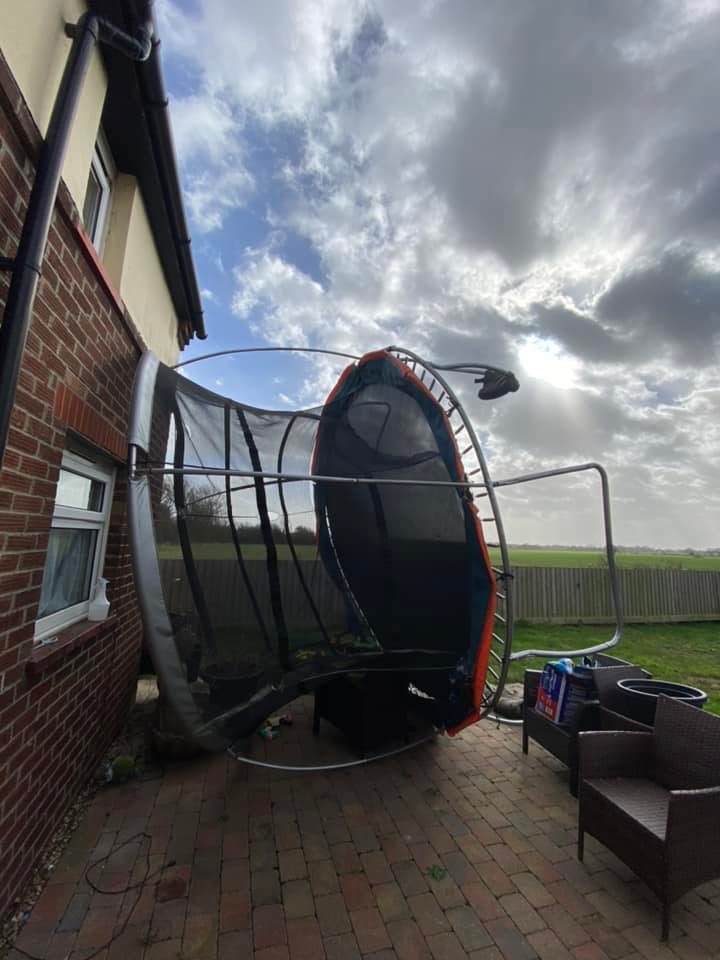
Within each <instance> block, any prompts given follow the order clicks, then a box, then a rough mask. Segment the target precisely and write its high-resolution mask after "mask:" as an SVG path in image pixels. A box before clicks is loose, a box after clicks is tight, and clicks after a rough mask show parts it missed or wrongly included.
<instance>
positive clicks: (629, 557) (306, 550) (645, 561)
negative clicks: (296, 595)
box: [159, 543, 720, 571]
mask: <svg viewBox="0 0 720 960" xmlns="http://www.w3.org/2000/svg"><path fill="white" fill-rule="evenodd" d="M242 549H243V556H244V557H247V558H248V560H260V559H262V558H264V556H265V548H264V547H263V546H262V545H261V544H258V543H248V544H243V548H242ZM296 550H297V553H298V556H299V557H300V559H301V560H314V559H315V556H316V553H317V550H316V548H315V546H314V544H300V545H298V546H297V547H296ZM193 552H194V556H195V559H196V560H231V559H234V558H235V550H234V548H233V546H232V544H231V543H198V544H196V545H195V548H194V551H193ZM159 554H160V559H161V560H173V559H180V556H181V554H180V548H179V547H178V546H176V545H174V544H160V547H159ZM278 556H279V557H280V559H281V560H289V559H290V550H289V549H288V547H286V546H283V545H280V546H278ZM490 556H491V559H492V562H493V563H498V562H499V560H500V552H499V551H498V550H491V551H490ZM510 560H511V562H512V564H513V566H516V567H575V568H577V567H602V566H605V565H606V563H605V557H604V554H602V553H600V552H596V551H592V550H517V549H511V550H510ZM617 563H618V566H620V567H660V568H662V569H666V570H667V569H677V570H718V571H720V557H689V556H685V555H684V554H656V553H619V554H617Z"/></svg>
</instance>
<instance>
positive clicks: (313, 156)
mask: <svg viewBox="0 0 720 960" xmlns="http://www.w3.org/2000/svg"><path fill="white" fill-rule="evenodd" d="M160 27H161V37H162V40H163V46H162V51H163V57H164V64H165V73H166V80H167V85H168V88H169V92H170V95H171V99H172V117H173V122H174V129H175V136H176V141H177V147H178V153H179V157H180V163H181V170H182V177H183V181H184V187H185V191H186V201H187V207H188V212H189V216H190V220H191V227H192V233H193V237H194V246H193V249H194V252H195V258H196V263H197V268H198V273H199V277H200V285H201V287H202V288H203V295H204V303H205V309H206V316H207V326H208V330H209V332H210V337H209V339H208V340H207V341H205V342H200V343H195V344H193V346H192V347H191V348H190V349H189V350H188V351H187V352H186V354H185V356H187V357H190V356H193V355H196V354H199V353H203V352H207V351H209V350H221V349H227V348H231V347H242V346H261V345H273V346H313V347H316V346H321V347H328V348H333V349H340V350H348V351H350V352H364V351H366V350H369V349H374V348H378V347H381V346H385V345H387V344H390V343H399V344H402V345H405V346H408V347H410V348H412V349H415V350H416V351H417V352H419V353H421V354H423V355H424V356H427V357H428V358H432V359H435V360H436V361H444V362H449V361H460V360H469V359H472V360H478V361H485V362H488V363H492V364H497V365H500V366H506V367H508V368H510V369H512V370H514V371H515V373H516V374H517V376H518V378H519V380H520V383H521V387H520V391H519V392H518V393H516V394H514V395H512V396H509V397H505V398H503V399H501V400H498V401H494V402H490V403H488V402H484V403H481V402H480V401H478V400H477V399H475V398H474V396H473V393H472V382H471V381H468V383H465V384H463V383H460V384H457V386H459V388H460V390H461V395H462V397H463V399H464V401H465V402H466V404H467V406H468V409H469V410H470V411H471V413H472V416H473V418H474V421H475V423H476V426H477V428H478V430H479V433H480V435H481V437H482V440H483V443H484V445H485V449H486V454H487V457H488V459H489V462H490V466H491V469H492V471H493V474H494V475H495V476H497V477H498V478H499V477H504V476H512V475H515V474H519V473H525V472H529V471H533V470H539V469H545V468H548V467H550V466H560V465H565V464H568V463H574V462H582V461H585V460H590V459H593V460H599V461H601V462H602V463H604V464H605V465H606V467H607V469H608V471H609V473H610V477H611V482H612V491H613V500H614V522H615V530H616V539H617V541H618V542H619V543H622V544H627V545H630V544H647V545H650V546H667V547H685V546H691V547H699V548H705V547H710V546H717V545H720V493H719V492H718V491H719V490H720V379H719V378H718V344H719V341H720V111H719V110H718V108H717V96H718V90H720V58H719V57H718V56H717V51H718V49H719V47H720V2H719V0H690V2H685V3H683V2H681V0H669V2H667V3H662V2H660V0H653V2H643V0H633V2H628V0H513V2H512V3H508V2H507V0H483V2H482V3H480V2H477V0H465V2H463V0H446V2H443V0H392V2H391V0H388V2H381V0H378V2H354V0H323V2H319V0H318V2H315V0H272V2H255V0H253V2H248V3H236V2H234V0H182V2H181V0H164V2H163V3H162V4H161V6H160ZM339 369H340V367H339V366H338V364H336V363H334V362H327V361H318V360H317V359H315V360H311V359H308V358H299V357H296V356H289V357H283V358H282V359H278V356H277V355H274V356H273V355H270V356H268V357H265V358H263V359H258V358H257V357H255V358H253V359H247V358H234V359H232V360H224V361H213V362H211V363H207V364H198V365H197V366H196V367H189V368H188V371H187V372H188V374H190V373H191V372H192V375H193V376H194V377H196V378H197V379H200V380H202V381H203V382H204V383H206V384H207V385H208V386H211V387H213V388H215V389H217V390H218V391H219V392H222V393H227V394H229V395H232V396H235V397H238V398H241V399H245V400H247V401H248V402H250V403H254V404H258V405H263V406H268V407H278V408H286V407H291V406H305V405H309V404H313V403H317V402H320V401H322V399H323V398H324V396H325V394H326V393H327V390H328V388H329V387H330V386H331V384H332V383H333V382H334V379H335V377H336V376H337V374H338V372H339ZM502 502H503V505H504V507H505V521H506V526H507V532H508V535H509V538H510V539H511V540H512V541H513V542H536V543H573V544H590V543H599V542H600V539H601V523H600V516H599V512H598V491H597V486H596V483H595V481H594V480H593V479H592V477H591V475H583V477H582V478H581V479H578V480H577V481H576V482H575V481H573V482H568V481H567V480H553V481H543V482H542V483H538V484H534V485H532V486H527V487H524V488H519V489H518V488H515V489H514V490H513V491H512V492H511V493H509V494H507V495H506V496H504V498H503V501H502Z"/></svg>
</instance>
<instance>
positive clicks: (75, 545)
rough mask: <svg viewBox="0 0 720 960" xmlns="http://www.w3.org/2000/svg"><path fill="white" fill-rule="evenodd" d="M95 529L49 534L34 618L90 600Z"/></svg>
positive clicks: (54, 530)
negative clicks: (38, 605) (37, 606)
mask: <svg viewBox="0 0 720 960" xmlns="http://www.w3.org/2000/svg"><path fill="white" fill-rule="evenodd" d="M97 536H98V531H97V530H71V529H64V528H58V527H55V528H53V529H52V530H51V531H50V543H49V545H48V552H47V558H46V560H45V573H44V575H43V582H42V591H41V593H40V609H39V610H38V619H39V618H40V617H47V616H48V615H49V614H51V613H57V611H58V610H64V609H65V608H66V607H72V606H74V604H76V603H82V602H83V601H84V600H89V599H90V578H91V576H92V568H93V560H94V558H95V545H96V543H97Z"/></svg>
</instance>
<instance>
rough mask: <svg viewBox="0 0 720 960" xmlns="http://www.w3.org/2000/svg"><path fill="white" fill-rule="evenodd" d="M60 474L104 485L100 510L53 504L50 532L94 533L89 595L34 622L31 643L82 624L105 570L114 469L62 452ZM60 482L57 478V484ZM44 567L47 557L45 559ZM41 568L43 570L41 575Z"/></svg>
mask: <svg viewBox="0 0 720 960" xmlns="http://www.w3.org/2000/svg"><path fill="white" fill-rule="evenodd" d="M60 469H61V470H66V471H68V472H70V473H76V474H79V475H80V476H83V477H87V478H88V479H91V480H97V481H99V482H101V483H103V484H104V485H105V491H104V496H103V505H102V510H82V509H80V508H78V507H69V506H65V505H64V504H59V503H58V502H57V491H56V500H55V506H54V507H53V515H52V521H51V525H50V528H51V529H55V530H62V529H65V530H67V529H70V530H96V531H97V533H98V536H97V538H96V540H95V548H94V557H93V562H92V570H91V574H90V593H89V596H88V598H87V600H83V601H82V602H81V603H75V604H73V605H72V606H70V607H65V608H64V609H62V610H57V611H56V612H55V613H50V614H48V615H47V616H45V617H41V618H39V619H37V620H36V621H35V636H34V639H35V642H36V643H38V642H41V641H43V640H47V639H48V638H49V637H51V636H52V635H53V634H55V633H57V632H59V631H60V630H64V629H65V628H66V627H70V626H72V625H73V624H75V623H78V622H79V621H81V620H86V619H87V615H88V612H89V608H90V601H91V600H92V598H93V596H94V593H95V589H96V586H97V581H98V578H99V577H100V576H102V572H103V569H104V566H105V551H106V549H107V540H108V532H109V529H110V513H111V509H112V501H113V493H114V490H115V474H116V469H115V467H114V465H113V464H112V463H111V462H110V461H107V460H101V459H100V458H99V457H93V456H92V454H88V455H83V454H82V453H79V452H77V451H73V450H69V449H66V450H65V451H64V452H63V456H62V462H61V467H60ZM59 482H60V480H59V477H58V484H59ZM45 563H46V564H47V554H46V556H45ZM44 571H45V568H44V567H43V575H44Z"/></svg>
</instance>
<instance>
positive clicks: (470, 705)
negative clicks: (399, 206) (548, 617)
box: [129, 347, 622, 750]
mask: <svg viewBox="0 0 720 960" xmlns="http://www.w3.org/2000/svg"><path fill="white" fill-rule="evenodd" d="M268 349H269V350H272V349H273V348H268ZM228 352H231V353H243V352H245V353H252V352H255V351H252V350H250V351H228ZM312 352H318V353H325V352H327V353H332V351H312ZM216 355H217V354H211V355H208V356H209V357H211V356H216ZM198 359H205V358H198ZM349 359H351V360H352V362H351V363H350V364H349V365H348V366H347V368H346V369H345V370H344V372H343V373H342V375H341V377H340V378H339V380H338V382H337V384H336V385H335V387H334V389H333V390H332V392H331V393H330V395H329V396H328V398H327V400H326V401H325V403H324V404H323V405H322V406H321V407H317V408H314V409H308V410H299V411H272V410H261V409H258V408H255V407H251V406H248V405H246V404H243V403H241V402H239V401H237V400H235V399H230V398H228V397H223V396H221V395H219V394H216V393H213V392H212V391H210V390H207V389H206V388H204V387H202V386H200V385H198V384H196V383H194V382H193V381H192V380H190V379H188V378H187V377H186V376H183V375H181V374H180V373H179V372H178V371H177V370H176V369H171V368H169V367H167V366H165V365H164V364H162V363H160V362H159V360H158V359H157V357H155V355H154V354H152V353H146V354H145V355H144V356H143V357H142V359H141V362H140V365H139V368H138V373H137V376H136V382H135V388H134V396H133V407H132V413H131V423H130V432H129V507H130V537H131V547H132V553H133V562H134V571H135V584H136V590H137V593H138V598H139V601H140V607H141V611H142V615H143V622H144V627H145V635H146V642H147V645H148V649H149V652H150V654H151V657H152V659H153V662H154V665H155V669H156V672H157V674H158V680H159V683H160V686H161V689H162V691H163V694H164V696H165V697H166V698H167V700H168V702H169V703H170V705H171V706H172V708H173V711H174V713H175V714H176V715H177V717H178V719H179V720H180V721H181V723H182V726H183V728H184V730H185V733H186V735H187V736H188V737H189V738H191V739H192V740H193V741H194V742H195V743H196V744H198V745H200V746H202V747H204V748H206V749H211V750H221V749H226V748H231V747H232V745H233V744H235V743H237V741H238V740H239V739H240V738H243V737H245V736H247V735H248V734H249V733H251V732H252V731H254V730H255V729H257V727H258V726H259V724H260V723H261V722H262V721H263V720H264V719H265V718H266V717H267V716H268V715H269V714H271V713H272V712H274V711H276V710H278V709H279V708H280V707H282V706H284V705H285V704H287V703H289V702H290V701H292V700H293V699H295V698H296V697H297V696H299V695H301V694H304V693H308V692H312V691H314V690H317V689H318V687H319V686H320V685H322V684H325V683H327V682H329V681H331V680H332V679H333V678H337V677H341V676H343V675H348V674H351V675H358V674H363V675H368V674H370V673H372V672H374V671H378V672H388V673H389V672H392V673H396V674H399V675H400V677H401V680H400V681H399V682H400V686H401V687H402V688H404V689H406V690H407V691H409V694H408V695H409V696H410V697H412V696H416V697H418V698H420V699H421V700H422V702H423V707H424V710H425V714H426V715H428V714H429V716H430V718H431V723H432V727H433V728H434V729H435V730H436V731H439V732H445V733H448V734H450V735H454V734H456V733H457V732H459V731H460V730H462V729H463V728H464V727H466V726H467V725H468V724H472V723H474V722H476V721H477V720H479V719H481V718H482V717H483V716H486V715H488V714H492V712H493V711H494V709H495V707H496V705H497V702H498V700H499V698H500V696H501V694H502V690H503V685H504V681H505V677H506V674H507V670H508V666H509V664H510V661H511V660H512V659H518V658H520V657H522V656H528V655H532V654H536V653H537V654H540V655H545V654H547V655H555V654H558V655H561V654H562V655H565V654H568V653H569V654H570V655H573V654H576V653H577V654H580V653H583V654H587V653H591V652H594V651H595V650H601V649H607V648H608V647H610V646H613V645H614V644H615V643H617V641H618V640H619V639H620V634H621V627H622V619H621V610H620V601H619V596H618V592H617V583H616V574H615V568H614V557H613V549H612V533H611V528H610V514H609V492H608V488H607V477H606V476H605V472H604V470H603V469H602V467H600V466H599V465H598V464H581V465H579V466H577V467H567V468H561V469H560V470H554V471H546V472H543V473H539V474H532V475H527V476H524V477H516V478H511V479H509V480H501V481H493V480H492V479H491V478H490V475H489V472H488V467H487V464H486V461H485V458H484V456H483V452H482V449H481V447H480V443H479V441H478V438H477V435H476V433H475V431H474V429H473V426H472V423H471V422H470V420H469V418H468V416H467V413H466V412H465V410H464V409H463V407H462V405H461V404H460V402H459V400H458V397H457V395H456V393H455V391H454V390H453V389H452V387H451V386H450V383H449V378H450V377H453V378H454V377H460V376H472V377H473V379H474V380H475V383H476V386H477V389H478V395H479V396H480V398H481V399H484V400H490V401H494V400H499V399H500V398H501V397H502V396H503V395H505V394H506V393H509V392H512V391H514V390H517V389H518V384H517V381H516V379H515V377H514V376H513V374H512V373H510V372H509V371H505V370H500V369H499V368H496V367H492V366H488V365H485V364H473V363H466V364H455V365H439V364H433V363H431V362H429V361H427V360H423V359H422V358H420V357H419V356H417V355H416V354H415V353H413V352H412V351H410V350H406V349H403V348H399V347H388V348H386V349H384V350H378V351H375V352H373V353H369V354H367V355H365V356H363V357H351V358H349ZM187 365H188V364H187V362H186V363H185V364H184V365H183V366H187ZM587 469H593V470H597V471H598V472H599V473H600V477H601V481H602V495H603V509H604V514H605V532H606V541H607V542H606V548H607V553H608V568H609V574H610V583H611V591H612V594H613V600H614V603H615V612H616V621H617V622H616V630H615V634H614V635H613V637H612V638H611V639H610V640H608V642H607V643H604V644H599V645H597V646H596V647H593V648H587V649H585V650H582V651H523V652H520V653H516V654H513V652H512V622H513V617H512V571H511V568H510V562H509V555H508V549H507V544H506V541H505V535H504V531H503V525H502V520H501V517H500V512H499V508H498V503H497V497H496V495H495V490H496V488H498V487H500V486H503V485H510V484H515V483H524V482H527V481H529V480H533V479H539V478H541V477H546V476H557V475H560V474H565V473H571V472H576V471H578V470H587ZM491 548H492V549H493V550H494V551H495V552H494V553H493V556H494V557H495V558H496V559H495V560H494V561H493V560H491V555H490V552H489V551H490V549H491Z"/></svg>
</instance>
